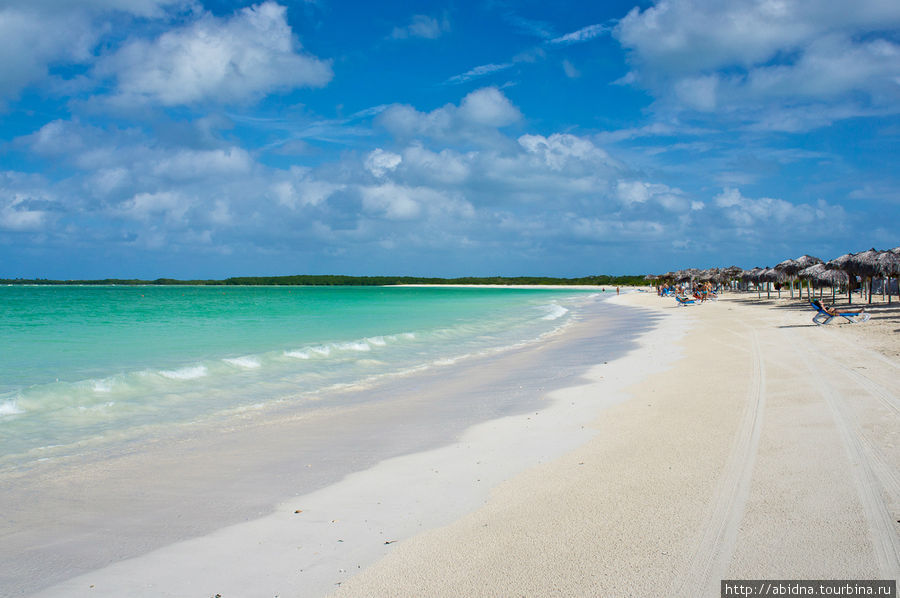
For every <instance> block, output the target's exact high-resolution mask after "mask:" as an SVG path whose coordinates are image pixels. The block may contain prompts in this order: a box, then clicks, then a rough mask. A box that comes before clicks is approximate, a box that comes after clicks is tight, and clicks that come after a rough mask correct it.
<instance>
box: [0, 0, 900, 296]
mask: <svg viewBox="0 0 900 598" xmlns="http://www.w3.org/2000/svg"><path fill="white" fill-rule="evenodd" d="M0 64H2V65H3V66H2V68H0V277H2V278H15V277H26V278H33V277H42V278H57V279H78V278H106V277H118V278H130V277H139V278H147V279H153V278H157V277H176V278H224V277H228V276H245V275H287V274H349V275H414V276H446V277H452V276H465V275H474V276H493V275H505V276H517V275H534V276H564V277H573V276H586V275H592V274H644V273H660V272H665V271H667V270H673V269H679V268H686V267H700V268H705V267H712V266H730V265H733V264H735V265H738V266H741V267H744V268H751V267H753V266H767V265H768V266H772V265H774V264H775V263H777V262H779V261H781V260H783V259H786V258H793V257H798V256H799V255H802V254H805V253H809V254H812V255H816V256H818V257H821V258H823V259H826V260H827V259H830V258H833V257H836V256H838V255H841V254H843V253H847V252H849V251H861V250H864V249H868V248H870V247H875V248H879V249H884V248H890V247H895V246H897V245H900V233H898V223H900V168H898V158H900V2H897V0H855V1H854V2H853V3H847V2H846V0H818V1H813V0H743V1H737V0H659V1H657V2H635V1H634V0H632V1H619V0H610V1H604V2H587V1H571V0H556V1H555V2H552V3H549V2H546V1H544V0H540V1H538V0H522V1H519V2H512V1H505V0H487V1H480V2H471V1H467V0H445V1H440V2H431V1H421V2H415V3H409V2H394V1H393V0H380V1H379V2H369V1H366V2H361V1H341V0H267V1H264V2H259V3H252V2H240V1H231V0H79V1H77V2H72V1H71V0H27V1H26V0H0Z"/></svg>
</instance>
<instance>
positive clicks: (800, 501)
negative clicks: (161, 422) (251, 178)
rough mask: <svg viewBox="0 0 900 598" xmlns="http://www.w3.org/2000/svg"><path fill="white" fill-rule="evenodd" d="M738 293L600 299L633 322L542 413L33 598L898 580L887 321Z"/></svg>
mask: <svg viewBox="0 0 900 598" xmlns="http://www.w3.org/2000/svg"><path fill="white" fill-rule="evenodd" d="M748 299H750V298H749V297H747V296H742V295H731V296H727V297H725V298H723V299H721V300H719V301H718V302H712V303H708V304H706V305H703V306H696V307H691V308H679V307H676V306H675V305H673V302H671V301H669V300H666V299H662V298H658V297H657V296H656V295H655V294H653V293H628V294H623V295H622V296H620V297H618V298H614V299H612V298H611V299H610V300H609V302H611V303H612V304H613V305H616V304H625V306H627V308H626V307H622V309H624V310H625V311H623V312H621V313H635V314H640V315H641V318H642V319H643V320H644V321H645V322H646V324H647V328H646V329H645V330H644V332H643V333H642V334H641V335H640V336H639V337H638V338H637V339H636V346H632V347H631V350H629V351H628V353H627V354H625V355H624V356H620V357H618V358H616V359H614V360H610V361H608V363H599V364H595V365H594V366H593V367H591V368H589V369H588V370H587V371H584V372H583V373H582V374H581V375H580V376H579V378H578V380H577V383H575V384H567V385H564V386H562V387H560V388H557V389H556V390H553V391H551V392H549V393H546V396H547V397H548V400H546V401H543V403H550V404H549V405H544V404H538V405H537V406H536V408H535V410H534V411H528V412H525V413H519V414H510V415H506V416H503V417H499V418H489V419H488V420H487V421H483V422H482V423H479V424H476V425H474V426H470V427H468V428H467V429H466V431H465V432H464V433H463V434H462V436H460V437H458V438H457V439H456V440H454V441H452V442H450V443H448V444H446V445H443V446H441V447H438V448H430V449H425V450H420V451H414V452H409V453H405V454H403V455H400V456H396V457H393V458H387V459H383V460H380V461H378V462H377V463H373V464H371V466H368V467H364V468H361V469H360V470H358V471H357V472H355V473H352V474H350V475H348V476H346V477H344V478H343V479H342V480H340V481H338V482H337V483H332V484H327V485H325V486H322V487H320V488H319V489H318V490H315V491H313V492H311V493H305V494H302V495H300V496H297V497H295V498H293V499H290V500H288V501H286V502H282V503H281V504H280V505H279V507H278V508H277V509H276V511H275V512H274V513H271V514H268V515H266V514H265V513H260V517H254V518H252V519H251V520H248V521H247V522H246V523H243V524H237V525H232V526H228V527H224V528H220V529H217V530H215V531H213V532H211V533H208V534H205V535H201V536H200V537H196V538H194V539H188V540H185V541H183V542H179V543H176V544H168V545H166V546H165V547H163V548H160V549H158V550H155V551H153V552H150V553H148V554H145V555H144V556H140V557H137V558H134V559H130V560H125V561H121V562H118V563H115V564H112V565H110V566H108V567H105V568H103V569H99V570H94V571H90V572H87V573H86V574H84V575H81V576H78V577H74V578H72V579H70V580H68V581H65V582H63V583H60V584H57V585H55V586H53V587H51V588H47V589H45V590H43V591H41V592H39V593H37V594H34V595H35V596H48V597H49V596H55V595H60V594H65V595H67V596H98V595H99V596H117V595H121V594H122V593H123V592H124V591H127V592H128V593H129V595H136V596H180V595H185V594H198V595H205V594H209V595H215V594H216V593H220V594H221V595H222V596H229V595H241V596H250V597H253V596H260V597H263V596H272V595H282V596H284V595H291V596H323V595H325V594H328V593H329V592H333V594H334V596H336V597H341V596H351V597H352V596H373V595H378V596H409V595H429V596H448V597H450V596H460V595H471V596H492V595H496V594H497V593H498V592H506V593H516V592H518V593H521V594H525V595H546V596H571V595H620V596H646V595H675V596H697V595H703V596H716V595H718V588H719V585H718V583H719V580H720V579H800V578H805V579H816V578H820V579H828V578H832V579H833V578H843V579H892V578H893V579H896V578H897V577H898V576H900V538H898V535H897V530H896V526H895V523H894V521H896V520H897V519H900V482H898V480H897V476H896V471H898V470H900V426H898V422H900V416H898V414H900V401H898V398H897V394H896V392H895V391H894V387H895V386H896V384H895V382H894V381H895V380H896V374H897V372H898V370H900V361H898V359H897V358H896V357H894V356H893V355H894V354H895V353H893V351H894V350H896V349H898V348H900V347H898V346H897V340H896V337H895V336H892V334H891V332H890V329H889V327H890V326H891V323H890V316H887V317H885V316H883V315H881V316H876V317H873V319H872V321H871V322H876V325H875V326H872V327H870V329H869V330H864V329H863V328H862V327H861V326H864V325H859V326H854V325H847V326H829V327H822V326H819V327H817V326H815V325H812V324H811V323H810V322H809V319H810V317H811V311H810V310H804V309H801V306H794V305H778V306H777V307H784V308H785V309H772V306H771V305H759V304H756V302H755V301H749V300H748ZM582 330H583V328H582ZM595 338H596V337H595ZM866 339H880V341H879V342H883V343H886V345H885V346H886V347H887V351H884V350H873V349H869V348H866V347H865V346H861V344H862V343H861V342H860V341H862V342H865V341H866ZM591 341H592V339H591V338H590V336H589V335H588V336H586V337H585V339H584V342H585V343H590V342H591ZM585 346H587V345H586V344H582V345H581V347H582V348H583V347H585ZM451 395H452V389H451ZM542 396H543V395H542ZM297 511H299V512H297Z"/></svg>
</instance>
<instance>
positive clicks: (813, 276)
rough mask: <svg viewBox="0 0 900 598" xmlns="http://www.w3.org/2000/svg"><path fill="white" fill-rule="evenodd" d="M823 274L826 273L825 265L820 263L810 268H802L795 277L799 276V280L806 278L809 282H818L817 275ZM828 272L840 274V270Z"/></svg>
mask: <svg viewBox="0 0 900 598" xmlns="http://www.w3.org/2000/svg"><path fill="white" fill-rule="evenodd" d="M823 272H826V270H825V264H824V263H822V262H820V263H818V264H813V265H811V266H807V267H806V268H803V269H802V270H800V271H799V272H797V276H799V277H800V278H807V279H810V280H819V275H820V274H822V273H823ZM830 272H840V270H830Z"/></svg>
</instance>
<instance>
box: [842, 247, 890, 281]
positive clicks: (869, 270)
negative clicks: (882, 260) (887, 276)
mask: <svg viewBox="0 0 900 598" xmlns="http://www.w3.org/2000/svg"><path fill="white" fill-rule="evenodd" d="M881 253H882V252H881V251H878V250H877V249H874V248H873V249H869V250H868V251H861V252H859V253H854V254H853V257H852V258H850V261H851V262H852V263H853V265H854V267H855V270H854V271H855V272H856V274H858V275H860V276H878V275H879V274H880V266H879V264H878V256H880V255H881Z"/></svg>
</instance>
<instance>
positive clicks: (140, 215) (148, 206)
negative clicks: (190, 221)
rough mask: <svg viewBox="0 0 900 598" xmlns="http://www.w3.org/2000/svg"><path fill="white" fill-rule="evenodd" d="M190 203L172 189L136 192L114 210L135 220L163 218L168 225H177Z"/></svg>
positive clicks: (182, 220) (182, 218) (182, 219)
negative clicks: (155, 191)
mask: <svg viewBox="0 0 900 598" xmlns="http://www.w3.org/2000/svg"><path fill="white" fill-rule="evenodd" d="M190 204H191V201H190V199H189V198H187V197H184V196H182V195H181V194H180V193H177V192H174V191H160V192H157V193H138V194H137V195H135V196H134V197H132V198H131V199H129V200H128V201H126V202H124V203H122V204H121V205H120V206H118V208H117V209H116V210H115V212H117V213H118V214H120V215H122V216H125V217H127V218H133V219H135V220H142V221H155V220H158V219H159V218H163V219H165V220H166V222H167V224H169V225H179V224H182V223H183V222H184V216H185V213H186V212H187V211H188V209H190V207H191V205H190Z"/></svg>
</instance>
